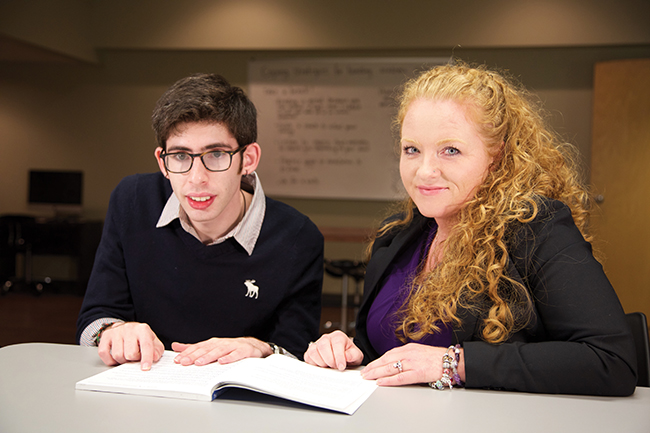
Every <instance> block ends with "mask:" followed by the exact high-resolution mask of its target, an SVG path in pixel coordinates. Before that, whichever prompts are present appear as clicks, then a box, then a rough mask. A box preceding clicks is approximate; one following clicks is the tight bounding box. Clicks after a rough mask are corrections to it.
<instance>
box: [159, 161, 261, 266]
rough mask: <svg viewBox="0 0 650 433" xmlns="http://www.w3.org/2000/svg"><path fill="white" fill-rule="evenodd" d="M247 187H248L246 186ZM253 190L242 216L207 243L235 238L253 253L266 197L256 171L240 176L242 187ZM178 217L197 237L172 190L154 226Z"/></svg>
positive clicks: (161, 225) (216, 242) (183, 225)
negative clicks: (225, 230) (228, 230)
mask: <svg viewBox="0 0 650 433" xmlns="http://www.w3.org/2000/svg"><path fill="white" fill-rule="evenodd" d="M247 187H248V188H247ZM251 188H252V190H253V200H252V201H251V205H250V207H249V208H248V210H247V211H246V213H245V214H244V218H242V220H241V221H240V222H239V223H238V224H237V225H236V226H235V227H234V228H233V229H232V230H231V231H230V232H228V233H226V234H225V235H224V236H222V237H220V238H219V239H216V240H214V241H213V242H211V243H210V244H208V245H215V244H219V243H222V242H224V241H225V240H226V239H229V238H233V237H234V238H235V240H236V241H237V242H238V243H239V245H241V246H242V247H243V248H244V249H245V250H246V252H247V253H248V255H249V256H250V255H251V254H253V250H254V249H255V244H256V243H257V238H258V237H259V234H260V230H261V229H262V222H263V221H264V213H265V212H266V197H265V195H264V190H263V189H262V184H261V183H260V181H259V178H258V177H257V173H255V172H253V173H252V174H249V175H248V176H243V177H242V189H244V190H248V189H251ZM176 218H178V219H179V220H180V222H181V226H182V227H183V229H184V230H185V231H186V232H188V233H189V234H191V235H192V236H194V237H195V238H197V239H199V240H201V239H200V238H199V235H198V233H197V232H196V230H195V229H194V227H193V226H192V223H191V222H190V220H189V218H188V217H187V214H186V213H185V211H184V210H183V208H182V207H181V204H180V202H179V201H178V198H177V197H176V194H174V193H173V192H172V194H171V195H170V196H169V199H168V200H167V203H166V204H165V207H164V208H163V211H162V213H161V214H160V219H158V223H157V224H156V228H160V227H165V226H166V225H168V224H169V223H171V222H172V221H174V220H175V219H176Z"/></svg>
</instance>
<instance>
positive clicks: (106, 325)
mask: <svg viewBox="0 0 650 433" xmlns="http://www.w3.org/2000/svg"><path fill="white" fill-rule="evenodd" d="M124 323H125V322H122V321H119V320H118V321H115V322H107V323H104V324H103V325H102V326H101V327H100V328H99V329H98V330H97V333H96V334H95V338H93V342H94V343H95V346H99V340H101V338H102V334H103V333H104V331H106V330H107V329H108V328H110V327H111V326H113V325H124Z"/></svg>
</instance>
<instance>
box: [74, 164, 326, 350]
mask: <svg viewBox="0 0 650 433" xmlns="http://www.w3.org/2000/svg"><path fill="white" fill-rule="evenodd" d="M171 193H172V190H171V186H170V184H169V181H168V180H167V179H165V177H164V176H162V174H161V173H154V174H144V175H133V176H129V177H127V178H125V179H124V180H122V182H120V184H119V185H118V186H117V188H115V190H114V191H113V193H112V195H111V200H110V204H109V209H108V213H107V216H106V220H105V224H104V232H103V235H102V240H101V243H100V245H99V248H98V249H97V254H96V257H95V264H94V266H93V270H92V274H91V277H90V281H89V283H88V288H87V291H86V296H85V298H84V301H83V305H82V308H81V312H80V314H79V318H78V321H77V341H79V337H80V335H81V332H82V331H83V330H84V328H85V327H86V326H88V325H89V324H90V323H92V322H93V321H95V320H96V319H99V318H103V317H113V318H119V319H122V320H125V321H136V322H142V323H147V324H149V326H150V327H151V328H152V329H153V331H154V332H155V333H156V335H157V336H158V338H160V340H161V341H162V342H163V344H164V345H165V348H166V349H169V348H170V347H171V343H172V342H174V341H177V342H181V343H196V342H199V341H203V340H207V339H209V338H211V337H242V336H251V337H256V338H258V339H260V340H262V341H272V342H274V343H276V344H278V345H280V346H282V347H284V348H285V349H287V350H289V351H290V352H291V353H293V354H294V355H297V356H302V354H303V353H304V351H305V350H306V348H307V346H308V344H309V341H312V340H315V339H316V338H317V337H318V328H319V322H320V301H321V289H322V279H323V236H322V235H321V234H320V232H319V231H318V228H317V227H316V226H315V225H314V224H313V223H312V222H311V221H310V220H309V218H307V217H306V216H304V215H302V214H301V213H299V212H298V211H296V210H295V209H293V208H291V207H290V206H287V205H285V204H283V203H280V202H278V201H275V200H272V199H269V198H268V197H267V198H266V213H265V216H264V222H263V224H262V229H261V232H260V235H259V238H258V240H257V244H256V246H255V250H254V251H253V254H252V255H250V256H249V255H248V254H247V253H246V251H245V250H244V248H243V247H241V245H239V244H238V243H237V242H236V241H235V240H234V239H233V238H230V239H228V240H226V241H225V242H223V243H220V244H217V245H211V246H206V245H204V244H203V243H201V242H200V241H199V240H198V239H196V238H195V237H194V236H192V235H191V234H189V233H187V232H186V231H185V230H183V228H182V227H181V225H180V222H179V220H178V219H177V220H175V221H173V222H172V223H171V224H169V225H167V226H165V227H161V228H156V223H157V221H158V219H159V217H160V214H161V212H162V209H163V207H164V206H165V203H166V202H167V199H168V198H169V196H170V194H171ZM247 281H248V282H249V284H245V283H246V282H247ZM251 282H252V283H251ZM251 284H253V285H254V286H255V287H257V288H258V289H257V294H256V296H255V293H252V292H250V291H249V287H252V286H251Z"/></svg>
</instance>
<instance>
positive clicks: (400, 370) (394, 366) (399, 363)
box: [393, 361, 404, 373]
mask: <svg viewBox="0 0 650 433" xmlns="http://www.w3.org/2000/svg"><path fill="white" fill-rule="evenodd" d="M393 368H396V369H398V370H399V372H400V373H401V372H402V371H404V370H403V369H402V361H397V362H396V363H395V364H393Z"/></svg>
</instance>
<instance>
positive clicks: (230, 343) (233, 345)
mask: <svg viewBox="0 0 650 433" xmlns="http://www.w3.org/2000/svg"><path fill="white" fill-rule="evenodd" d="M172 350H173V351H174V352H180V353H179V354H178V355H177V356H176V358H175V359H174V361H175V362H176V363H178V364H181V365H192V364H194V365H206V364H210V363H212V362H215V361H216V362H218V363H219V364H228V363H231V362H235V361H239V360H240V359H244V358H264V357H266V356H268V355H271V354H272V353H273V351H272V350H271V346H269V344H268V343H265V342H263V341H260V340H258V339H256V338H253V337H240V338H211V339H209V340H205V341H201V342H199V343H196V344H184V343H172Z"/></svg>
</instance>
